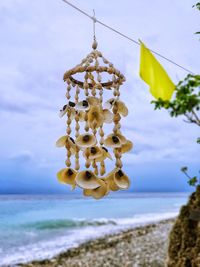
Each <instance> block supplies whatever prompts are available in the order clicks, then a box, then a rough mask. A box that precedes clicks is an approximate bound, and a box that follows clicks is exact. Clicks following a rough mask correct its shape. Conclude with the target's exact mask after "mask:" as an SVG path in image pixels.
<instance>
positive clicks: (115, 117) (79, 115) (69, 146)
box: [56, 42, 133, 199]
mask: <svg viewBox="0 0 200 267" xmlns="http://www.w3.org/2000/svg"><path fill="white" fill-rule="evenodd" d="M96 48H97V43H96V42H94V43H93V51H92V52H91V53H90V54H89V55H88V56H87V57H86V58H85V59H83V60H82V62H81V63H80V64H79V65H77V66H76V67H75V68H73V69H71V70H69V71H67V72H66V73H65V74H64V81H65V82H66V83H67V93H66V98H67V103H66V104H65V105H64V106H63V108H62V109H61V110H60V116H61V117H63V116H66V118H67V120H66V123H67V129H66V134H65V135H64V136H62V137H60V138H59V139H58V140H57V142H56V145H57V146H58V147H65V148H66V150H67V154H66V156H67V159H66V161H65V164H66V167H65V168H63V169H61V170H60V171H59V172H58V173H57V177H58V180H59V182H61V183H64V184H69V185H71V186H72V189H74V188H76V186H78V187H80V188H82V189H83V194H84V195H85V196H88V197H89V196H91V197H93V198H95V199H99V198H102V197H104V196H106V195H107V194H108V193H109V192H110V191H117V190H120V189H128V188H129V186H130V181H129V178H128V176H127V175H126V174H125V173H124V171H123V170H122V167H123V165H122V160H121V157H122V154H123V153H126V152H128V151H130V150H131V149H132V146H133V144H132V142H131V141H130V140H127V138H126V137H125V136H123V134H122V132H121V130H120V128H121V125H120V120H121V117H122V116H123V117H126V116H127V115H128V109H127V107H126V105H125V103H124V102H122V101H121V100H120V99H119V97H120V91H119V88H120V86H121V84H122V83H123V82H124V81H125V77H124V76H123V75H122V74H121V73H120V72H119V71H118V70H116V69H115V68H114V66H113V64H112V63H110V62H109V61H108V60H107V59H105V58H104V57H103V55H102V53H101V52H99V51H98V50H97V49H96ZM100 61H102V62H103V63H104V66H100ZM77 74H78V75H80V74H82V75H83V81H80V79H77V78H75V77H74V76H75V75H77ZM105 74H107V75H108V74H109V76H111V80H108V81H106V82H103V81H102V80H103V76H105ZM105 89H107V90H110V92H111V93H112V97H111V98H109V99H108V100H107V101H103V92H105ZM72 94H73V95H72ZM81 94H82V95H81ZM81 96H82V98H81ZM72 97H73V99H74V101H72V100H71V99H72ZM73 124H74V131H73V132H74V136H72V125H73ZM105 124H113V131H112V133H111V134H109V135H107V136H105V133H104V125H105ZM81 130H82V133H81ZM80 154H81V155H82V156H83V158H84V159H85V167H84V170H81V171H80V159H79V156H80ZM112 155H113V156H112ZM72 157H74V159H75V160H74V163H75V164H74V166H72V160H71V158H72ZM113 159H114V160H115V166H114V169H113V170H112V171H111V172H109V173H107V174H106V166H105V162H106V161H108V160H113Z"/></svg>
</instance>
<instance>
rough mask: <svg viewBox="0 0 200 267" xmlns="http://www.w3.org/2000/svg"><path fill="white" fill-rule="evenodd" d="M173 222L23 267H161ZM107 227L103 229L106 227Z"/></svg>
mask: <svg viewBox="0 0 200 267" xmlns="http://www.w3.org/2000/svg"><path fill="white" fill-rule="evenodd" d="M173 222H174V220H166V221H162V222H160V223H154V224H151V225H146V226H142V227H137V228H135V229H130V230H126V231H123V232H120V233H117V234H112V235H107V236H105V237H103V238H98V239H96V240H92V241H88V242H86V243H84V244H82V245H80V246H79V247H77V248H72V249H69V250H67V251H66V252H63V253H61V254H60V255H58V256H56V257H54V258H53V259H49V260H48V259H46V260H42V261H34V262H31V263H27V264H21V265H20V264H19V265H18V266H23V267H30V266H32V267H58V266H60V267H61V266H62V267H164V262H165V258H166V255H167V246H168V243H167V240H168V235H169V232H170V229H171V227H172V225H173ZM105 227H106V226H105Z"/></svg>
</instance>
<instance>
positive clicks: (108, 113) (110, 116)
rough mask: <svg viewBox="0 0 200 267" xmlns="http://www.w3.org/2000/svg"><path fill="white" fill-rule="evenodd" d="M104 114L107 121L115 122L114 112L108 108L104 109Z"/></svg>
mask: <svg viewBox="0 0 200 267" xmlns="http://www.w3.org/2000/svg"><path fill="white" fill-rule="evenodd" d="M103 116H104V122H105V123H112V122H113V113H112V112H111V111H110V110H108V109H103Z"/></svg>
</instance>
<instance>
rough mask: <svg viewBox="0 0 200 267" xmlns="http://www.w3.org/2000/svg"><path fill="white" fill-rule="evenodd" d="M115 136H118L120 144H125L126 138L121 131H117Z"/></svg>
mask: <svg viewBox="0 0 200 267" xmlns="http://www.w3.org/2000/svg"><path fill="white" fill-rule="evenodd" d="M117 136H118V137H119V139H120V140H121V142H122V144H123V145H124V144H126V142H127V140H126V137H125V136H123V135H122V134H121V133H119V132H118V133H117Z"/></svg>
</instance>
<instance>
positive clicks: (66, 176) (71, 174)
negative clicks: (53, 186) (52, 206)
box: [57, 168, 77, 186]
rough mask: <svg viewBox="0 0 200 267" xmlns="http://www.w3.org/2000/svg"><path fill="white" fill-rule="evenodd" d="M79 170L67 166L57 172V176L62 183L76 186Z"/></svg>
mask: <svg viewBox="0 0 200 267" xmlns="http://www.w3.org/2000/svg"><path fill="white" fill-rule="evenodd" d="M76 175H77V172H76V171H75V170H74V169H72V168H66V169H62V170H60V171H59V172H58V173H57V178H58V181H59V182H60V183H63V184H70V185H72V186H74V185H75V184H76V182H75V178H76Z"/></svg>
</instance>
